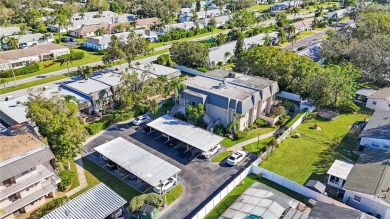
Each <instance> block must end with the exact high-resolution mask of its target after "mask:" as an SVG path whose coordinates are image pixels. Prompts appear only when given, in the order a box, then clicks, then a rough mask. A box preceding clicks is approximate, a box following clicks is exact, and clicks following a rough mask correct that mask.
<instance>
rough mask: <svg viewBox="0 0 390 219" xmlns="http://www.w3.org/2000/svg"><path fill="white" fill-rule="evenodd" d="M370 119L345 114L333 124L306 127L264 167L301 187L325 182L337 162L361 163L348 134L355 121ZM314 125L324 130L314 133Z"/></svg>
mask: <svg viewBox="0 0 390 219" xmlns="http://www.w3.org/2000/svg"><path fill="white" fill-rule="evenodd" d="M369 117H370V115H369V114H367V113H365V112H361V113H357V114H341V115H340V116H339V118H337V119H336V120H333V121H324V120H322V119H320V118H318V119H314V120H313V121H310V122H308V123H303V124H301V125H299V126H298V128H297V129H295V131H294V132H293V134H294V133H300V134H301V137H299V138H292V137H288V138H287V139H286V140H284V141H283V142H282V143H281V144H280V145H279V147H278V148H277V149H276V150H275V151H274V152H273V153H272V154H271V156H270V157H268V158H267V160H265V161H264V162H262V163H261V167H263V168H265V169H267V170H270V171H272V172H275V173H277V174H279V175H282V176H284V177H286V178H288V179H291V180H293V181H295V182H297V183H300V184H305V183H306V182H307V181H308V180H309V179H315V180H322V181H324V179H325V174H326V171H327V170H328V169H329V167H330V166H331V165H332V163H333V162H334V160H335V159H339V160H343V159H344V158H349V159H352V160H357V158H358V156H357V155H355V154H353V153H352V151H355V150H357V147H358V145H359V143H358V141H357V140H356V139H355V138H354V137H352V136H350V135H349V134H348V132H349V129H350V126H351V125H352V124H353V123H354V122H355V121H362V120H363V119H364V118H369ZM313 124H317V125H318V126H319V127H320V128H321V129H322V130H313V129H311V128H310V127H312V126H313ZM293 134H292V135H291V136H293Z"/></svg>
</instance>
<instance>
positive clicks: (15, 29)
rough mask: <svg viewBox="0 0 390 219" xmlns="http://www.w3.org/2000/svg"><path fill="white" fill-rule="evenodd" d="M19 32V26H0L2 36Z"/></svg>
mask: <svg viewBox="0 0 390 219" xmlns="http://www.w3.org/2000/svg"><path fill="white" fill-rule="evenodd" d="M19 32H20V28H19V27H0V36H11V35H14V34H18V33H19Z"/></svg>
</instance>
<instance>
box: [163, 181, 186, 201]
mask: <svg viewBox="0 0 390 219" xmlns="http://www.w3.org/2000/svg"><path fill="white" fill-rule="evenodd" d="M182 194H183V186H182V185H181V184H179V185H177V186H176V187H175V188H173V189H172V190H171V191H169V192H168V193H167V194H166V195H164V197H165V196H166V197H167V202H168V205H169V204H171V203H172V202H174V201H175V200H176V199H178V198H179V197H180V196H181V195H182Z"/></svg>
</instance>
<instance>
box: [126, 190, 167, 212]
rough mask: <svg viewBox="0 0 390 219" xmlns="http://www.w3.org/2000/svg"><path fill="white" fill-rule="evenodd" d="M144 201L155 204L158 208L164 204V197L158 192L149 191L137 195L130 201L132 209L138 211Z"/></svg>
mask: <svg viewBox="0 0 390 219" xmlns="http://www.w3.org/2000/svg"><path fill="white" fill-rule="evenodd" d="M144 203H146V204H148V205H151V206H154V207H156V208H159V207H161V206H162V205H163V204H164V201H163V199H162V198H161V197H160V195H158V194H156V193H147V194H143V195H139V196H135V197H134V198H133V199H131V201H130V211H131V212H133V213H134V212H137V211H138V210H139V209H140V208H141V207H142V205H144Z"/></svg>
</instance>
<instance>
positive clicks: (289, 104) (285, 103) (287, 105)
mask: <svg viewBox="0 0 390 219" xmlns="http://www.w3.org/2000/svg"><path fill="white" fill-rule="evenodd" d="M282 106H284V108H286V109H288V110H290V111H294V110H295V104H294V103H292V102H290V101H283V102H282Z"/></svg>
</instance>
